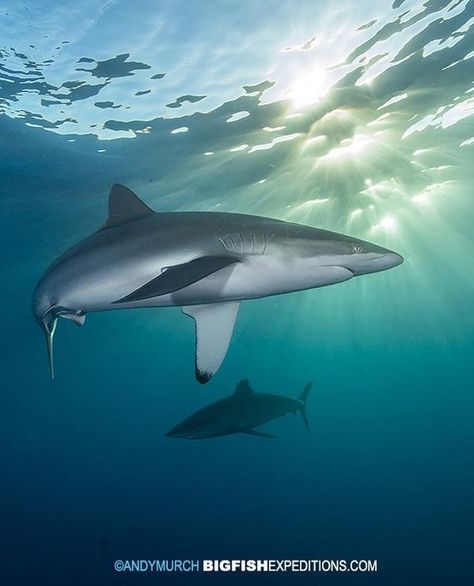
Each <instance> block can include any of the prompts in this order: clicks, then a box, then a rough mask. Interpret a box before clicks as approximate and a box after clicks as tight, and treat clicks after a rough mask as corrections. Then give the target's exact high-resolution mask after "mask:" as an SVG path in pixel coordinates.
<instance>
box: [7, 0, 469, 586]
mask: <svg viewBox="0 0 474 586" xmlns="http://www.w3.org/2000/svg"><path fill="white" fill-rule="evenodd" d="M473 24H474V2H473V1H472V0H470V1H469V0H452V1H448V0H428V1H427V2H419V1H416V0H413V1H409V0H405V1H403V0H396V1H395V2H393V3H392V2H390V1H385V0H380V1H378V2H366V1H365V0H364V1H363V2H355V1H354V0H352V1H349V0H343V1H340V2H339V1H338V2H322V1H317V2H315V1H309V0H308V1H306V0H300V1H299V2H297V3H295V2H291V1H289V0H278V1H277V0H271V1H270V0H264V1H260V2H252V1H250V0H243V1H241V2H238V3H237V2H231V1H224V0H219V1H217V2H210V1H204V2H192V1H179V2H178V1H164V2H159V3H158V2H151V1H148V0H138V1H137V2H134V3H133V4H132V3H127V2H123V1H115V2H114V1H112V2H105V1H98V0H94V1H92V0H85V1H81V2H71V1H69V0H65V1H64V2H52V1H51V0H41V1H38V2H34V3H17V2H5V3H4V4H3V5H2V6H1V7H0V30H1V32H2V41H1V47H0V192H1V214H0V245H1V251H2V254H1V255H0V262H1V274H2V286H1V287H0V312H1V323H2V332H3V335H2V340H3V341H2V378H1V380H2V382H1V395H0V470H1V482H0V583H1V584H5V585H8V586H13V585H16V584H18V585H23V584H25V585H26V584H28V585H36V584H38V585H42V586H43V585H61V586H63V585H66V584H67V585H76V584H77V585H81V586H82V585H84V584H101V585H102V584H104V585H105V584H119V583H124V584H132V583H133V584H135V583H149V582H155V583H159V582H164V583H170V584H194V583H196V584H198V583H207V582H215V583H224V582H225V581H226V580H227V581H230V582H232V583H244V582H243V580H244V578H243V577H242V576H240V575H235V576H224V575H214V576H210V575H203V574H193V575H191V574H189V575H186V576H183V575H180V574H169V575H155V574H146V575H144V574H141V575H137V574H135V575H132V574H127V575H125V574H120V573H117V572H115V571H114V569H113V563H114V561H115V560H117V559H129V560H132V559H186V558H190V559H203V558H211V559H218V558H244V559H245V558H260V559H267V558H270V559H271V558H295V559H304V558H309V559H348V560H350V559H377V560H378V567H379V571H378V573H376V574H350V575H348V574H335V573H332V574H316V575H305V574H301V575H288V574H287V575H284V574H278V575H258V576H245V583H247V582H248V583H254V582H255V583H270V582H271V583H279V584H293V583H297V582H300V581H302V582H305V583H307V582H308V583H309V582H311V583H328V584H331V583H334V584H364V585H365V584H382V585H383V586H390V585H400V584H407V585H412V584H413V585H417V586H418V585H423V584H443V585H445V584H470V583H471V582H472V579H473V575H474V569H473V559H474V539H473V531H472V527H473V523H474V498H473V483H474V469H473V465H472V461H473V449H474V432H473V425H472V421H473V405H474V402H473V397H472V388H473V385H472V356H473V351H474V342H473V335H472V334H473V326H474V314H473V311H472V301H473V292H474V257H473V254H472V251H473V229H472V226H473V225H474V206H473V205H472V179H473V160H474V159H473V156H474V150H473V149H474V138H473V137H474V132H473V131H474V122H473V118H472V112H473V111H474V110H473V109H474V97H473V92H474V85H473V82H474V64H473V63H474V61H473V58H474V28H473ZM176 130H178V132H174V131H176ZM112 183H123V184H125V185H127V186H129V187H130V188H132V189H134V190H135V191H136V192H137V193H138V194H140V195H141V196H142V197H143V199H144V200H145V201H146V202H147V203H148V204H149V205H150V206H152V207H153V208H154V209H155V210H157V211H165V210H166V211H168V210H176V211H180V210H207V211H216V210H219V211H234V212H243V213H254V214H260V215H267V216H271V217H277V218H281V219H285V220H290V221H295V222H301V223H305V224H309V225H312V226H318V227H321V228H325V229H330V230H336V231H340V232H343V233H347V234H351V235H353V236H355V237H358V238H363V239H365V240H369V241H371V242H374V243H377V244H380V245H382V246H387V247H389V248H391V249H393V250H396V251H397V252H399V253H400V254H402V255H403V256H404V258H405V262H404V264H403V265H401V266H399V267H397V268H395V269H393V270H390V271H387V272H384V273H380V274H374V275H367V276H364V277H360V278H358V279H354V280H351V281H348V282H346V283H342V284H340V285H337V286H331V287H327V288H324V289H319V290H311V291H305V292H300V293H294V294H291V295H284V296H278V297H273V298H267V299H262V300H255V301H247V302H244V303H242V306H241V310H240V315H239V319H238V321H237V325H236V329H235V332H234V338H233V341H232V344H231V346H230V349H229V353H228V355H227V357H226V360H225V362H224V364H223V366H222V368H221V370H220V371H219V373H218V374H217V375H216V376H215V378H214V379H213V380H212V381H211V382H210V383H209V384H208V385H206V386H204V387H202V386H200V385H198V384H197V383H196V381H195V380H194V372H193V368H194V365H193V352H194V350H193V344H194V342H193V324H192V322H191V320H189V318H186V317H185V316H183V315H182V313H181V312H180V310H179V309H177V308H170V309H147V310H128V311H121V312H109V313H95V314H91V315H89V316H88V318H87V323H86V325H85V326H84V328H77V327H75V326H74V325H73V324H72V323H68V322H66V321H64V320H63V321H62V323H60V324H59V326H58V332H57V335H56V371H57V377H56V379H55V380H54V381H51V380H50V378H49V374H48V369H47V358H46V351H45V348H44V340H43V337H42V334H41V331H40V329H39V328H38V326H37V324H36V323H35V321H34V319H33V316H32V312H31V295H32V291H33V288H34V286H35V284H36V282H37V280H38V279H39V277H40V276H41V274H42V272H43V271H44V270H45V268H46V267H47V266H48V265H49V263H50V262H52V261H53V260H54V258H56V257H57V256H58V255H59V254H60V253H62V252H63V251H64V250H65V249H66V248H67V247H69V246H70V245H72V244H74V243H75V242H77V241H78V240H80V239H81V238H83V237H85V236H87V235H88V234H90V233H91V232H92V231H93V230H95V229H96V228H97V227H98V226H99V225H100V224H102V223H103V221H104V219H105V216H106V208H107V195H108V192H109V189H110V186H111V184H112ZM242 378H249V380H250V381H251V384H252V385H253V387H254V388H255V390H257V391H258V392H275V393H281V394H288V395H292V396H297V395H298V394H299V393H300V391H301V390H302V388H303V387H304V385H305V384H306V382H308V381H313V391H312V393H311V395H310V398H309V403H308V417H309V420H310V425H311V430H310V431H309V432H308V431H307V430H306V429H305V428H304V425H303V422H302V420H301V418H300V417H299V416H293V415H289V416H287V417H286V418H284V419H280V420H276V421H273V422H271V423H269V424H268V425H266V426H265V428H264V429H265V431H268V432H270V433H274V434H276V435H277V436H278V439H277V440H273V441H270V440H265V439H262V438H256V437H250V436H244V435H235V436H230V437H226V438H218V439H214V440H208V441H195V442H191V441H181V440H177V439H175V440H173V439H170V438H166V437H164V434H165V433H166V432H167V431H168V430H169V429H170V428H171V427H172V426H173V425H175V424H176V423H177V422H178V421H180V420H181V419H183V418H184V417H185V416H186V415H188V414H190V413H192V412H193V411H194V410H196V409H198V408H200V407H202V406H204V405H206V404H208V403H210V402H211V401H214V400H216V399H218V398H221V397H223V396H225V395H228V394H230V393H231V392H232V391H233V389H234V388H235V385H236V384H237V382H238V381H239V380H241V379H242ZM262 429H263V428H262Z"/></svg>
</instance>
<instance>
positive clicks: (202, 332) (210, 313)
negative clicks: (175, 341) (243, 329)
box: [183, 301, 239, 384]
mask: <svg viewBox="0 0 474 586" xmlns="http://www.w3.org/2000/svg"><path fill="white" fill-rule="evenodd" d="M238 311H239V302H238V301H229V302H226V303H212V304H209V305H191V306H189V307H183V313H185V314H186V315H189V316H190V317H192V318H193V320H194V323H195V326H196V379H197V380H198V381H199V382H200V383H201V384H204V383H207V382H208V381H210V380H211V378H212V377H213V376H214V375H215V373H216V372H217V371H218V370H219V367H220V365H221V364H222V361H223V360H224V358H225V355H226V353H227V348H228V347H229V344H230V340H231V338H232V333H233V331H234V325H235V320H236V319H237V313H238Z"/></svg>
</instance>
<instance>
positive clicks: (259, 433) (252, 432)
mask: <svg viewBox="0 0 474 586" xmlns="http://www.w3.org/2000/svg"><path fill="white" fill-rule="evenodd" d="M239 433H244V434H246V435H255V436H257V437H266V438H268V439H276V435H272V434H271V433H265V432H264V431H258V430H257V429H239Z"/></svg>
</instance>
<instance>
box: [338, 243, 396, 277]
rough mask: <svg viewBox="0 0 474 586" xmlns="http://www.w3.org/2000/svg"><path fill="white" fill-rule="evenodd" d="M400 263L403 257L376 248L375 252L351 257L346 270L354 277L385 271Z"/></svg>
mask: <svg viewBox="0 0 474 586" xmlns="http://www.w3.org/2000/svg"><path fill="white" fill-rule="evenodd" d="M402 262H403V257H402V256H401V255H400V254H397V253H396V252H393V251H391V250H386V249H383V248H379V247H377V250H376V251H373V252H369V253H367V254H360V255H359V254H356V255H353V257H352V258H351V261H350V266H347V268H348V269H349V270H351V271H352V273H353V274H354V276H357V275H367V274H369V273H377V272H379V271H386V270H387V269H391V268H393V267H396V266H398V265H400V264H402Z"/></svg>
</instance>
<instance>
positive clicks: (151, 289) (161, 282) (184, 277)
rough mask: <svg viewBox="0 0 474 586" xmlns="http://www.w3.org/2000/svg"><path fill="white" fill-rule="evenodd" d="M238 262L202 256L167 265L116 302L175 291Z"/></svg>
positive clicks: (222, 257)
mask: <svg viewBox="0 0 474 586" xmlns="http://www.w3.org/2000/svg"><path fill="white" fill-rule="evenodd" d="M237 262H240V261H239V259H238V258H235V257H232V256H201V257H199V258H196V259H194V260H192V261H190V262H187V263H183V264H181V265H174V266H172V267H165V268H164V269H163V272H162V273H161V274H160V275H158V276H157V277H155V278H154V279H152V280H151V281H149V282H148V283H145V285H143V286H142V287H139V288H138V289H136V290H135V291H132V292H131V293H129V294H128V295H126V296H125V297H122V298H121V299H118V300H117V301H114V303H126V302H128V301H141V300H142V299H151V298H152V297H159V296H160V295H166V294H167V293H174V292H175V291H179V290H180V289H184V287H187V286H188V285H192V284H193V283H197V281H200V280H201V279H204V278H205V277H208V276H209V275H212V274H213V273H216V272H217V271H219V270H220V269H223V268H225V267H227V266H229V265H232V264H235V263H237Z"/></svg>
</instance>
